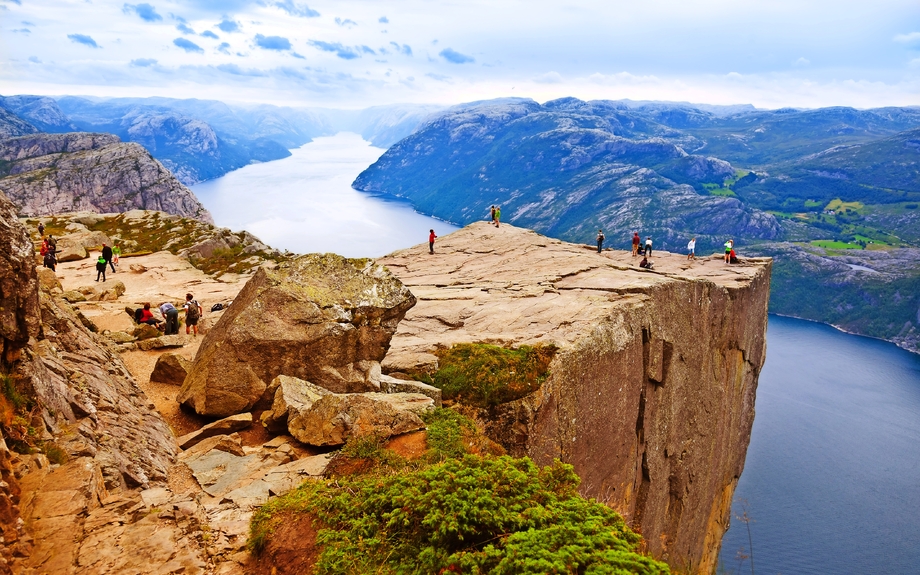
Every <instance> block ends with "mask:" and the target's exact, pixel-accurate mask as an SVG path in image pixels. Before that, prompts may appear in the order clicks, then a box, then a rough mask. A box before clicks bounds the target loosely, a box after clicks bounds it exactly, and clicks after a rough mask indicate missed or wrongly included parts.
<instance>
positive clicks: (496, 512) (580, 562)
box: [250, 455, 669, 574]
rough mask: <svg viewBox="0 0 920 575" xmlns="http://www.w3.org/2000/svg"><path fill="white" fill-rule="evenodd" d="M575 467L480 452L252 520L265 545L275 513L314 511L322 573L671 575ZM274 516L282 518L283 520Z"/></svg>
mask: <svg viewBox="0 0 920 575" xmlns="http://www.w3.org/2000/svg"><path fill="white" fill-rule="evenodd" d="M578 483H579V479H578V476H577V475H576V474H575V473H574V471H573V469H572V467H571V466H570V465H566V464H563V463H560V462H558V461H556V462H555V463H554V464H553V465H551V466H548V467H544V468H543V469H539V468H538V467H537V466H536V465H535V464H534V463H533V462H532V461H531V460H530V459H527V458H524V459H514V458H511V457H507V456H503V457H478V456H474V455H466V456H464V457H463V458H462V459H448V460H446V461H444V462H443V463H439V464H436V465H431V466H429V467H425V468H421V469H419V470H415V471H411V472H407V473H403V474H399V475H391V476H386V477H383V476H373V475H362V476H354V477H346V478H339V479H337V480H336V481H334V482H332V481H330V482H319V481H316V482H307V483H305V484H304V485H302V486H301V487H300V488H298V489H296V490H294V491H292V492H291V493H289V494H288V495H286V496H284V497H280V498H278V499H274V500H272V501H269V502H268V503H267V504H266V505H264V506H263V507H262V508H261V509H260V510H259V511H257V512H256V514H255V516H254V517H253V521H252V526H251V533H250V546H251V548H253V549H255V550H259V549H260V547H261V546H262V545H264V544H265V541H266V538H267V537H268V536H270V533H271V530H272V528H273V527H274V524H273V518H277V517H284V516H288V515H289V514H290V513H303V512H306V513H311V514H312V515H313V516H314V517H315V518H316V519H318V523H314V525H317V524H319V525H323V526H325V527H324V528H322V529H320V530H319V531H318V533H317V544H318V545H319V546H320V547H321V553H320V556H319V560H318V563H317V566H316V572H317V573H319V574H332V573H335V574H339V573H353V574H358V573H381V574H391V573H392V574H397V573H398V574H410V573H413V574H414V573H419V574H429V573H447V572H455V573H496V574H527V573H533V574H537V573H540V574H543V573H567V574H575V573H578V574H608V573H609V574H627V573H648V574H664V573H669V570H668V567H667V566H666V565H665V564H663V563H660V562H657V561H654V560H652V559H650V558H648V557H645V556H644V555H642V554H640V553H639V551H638V548H639V544H640V541H641V538H640V537H639V535H637V534H635V533H634V532H632V531H631V530H630V529H629V528H628V527H627V526H626V524H625V523H624V521H623V519H622V518H621V517H620V516H619V515H618V514H617V513H615V512H614V511H613V510H611V509H609V508H608V507H606V506H604V505H601V504H599V503H597V502H594V501H591V500H587V499H584V498H582V497H581V496H579V495H578V494H577V492H576V489H577V487H578ZM276 521H277V519H276Z"/></svg>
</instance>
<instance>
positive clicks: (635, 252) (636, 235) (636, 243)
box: [632, 232, 642, 257]
mask: <svg viewBox="0 0 920 575" xmlns="http://www.w3.org/2000/svg"><path fill="white" fill-rule="evenodd" d="M641 241H642V240H641V239H640V238H639V232H633V239H632V242H633V257H636V256H637V255H639V242H641Z"/></svg>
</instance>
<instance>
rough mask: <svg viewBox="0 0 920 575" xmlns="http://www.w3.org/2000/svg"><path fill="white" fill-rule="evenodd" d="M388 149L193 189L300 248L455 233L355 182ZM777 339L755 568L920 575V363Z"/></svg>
mask: <svg viewBox="0 0 920 575" xmlns="http://www.w3.org/2000/svg"><path fill="white" fill-rule="evenodd" d="M382 153H383V150H382V149H379V148H374V147H371V146H370V144H369V143H368V142H365V141H364V140H362V139H361V138H360V136H358V135H356V134H338V135H336V136H333V137H328V138H317V139H316V140H315V141H314V142H312V143H310V144H307V145H305V146H303V147H302V148H300V149H297V150H293V156H291V157H290V158H286V159H284V160H279V161H275V162H269V163H265V164H255V165H252V166H247V167H245V168H243V169H241V170H237V171H235V172H231V173H230V174H228V175H226V176H224V177H222V178H218V179H217V180H213V181H210V182H206V183H203V184H199V185H197V186H195V187H194V188H193V189H194V191H195V194H197V195H198V197H199V198H200V199H201V201H202V202H203V203H204V205H205V207H207V208H208V209H209V210H210V211H211V213H212V214H213V215H214V219H215V221H216V222H217V224H218V225H221V226H226V227H229V228H232V229H234V230H240V229H246V230H249V231H251V232H252V233H254V234H256V235H257V236H259V237H260V238H261V239H262V240H263V241H265V242H267V243H268V244H269V245H271V246H274V247H278V248H282V249H288V250H291V251H293V252H298V253H308V252H326V251H332V252H336V253H340V254H342V255H345V256H350V257H359V256H368V257H376V256H381V255H384V254H387V253H389V252H391V251H393V250H396V249H400V248H405V247H409V246H412V245H415V244H419V243H423V242H426V241H427V236H428V229H429V228H434V229H435V232H436V233H437V234H438V235H444V234H447V233H450V232H451V231H454V230H455V229H456V227H454V226H452V225H450V224H447V223H445V222H441V221H439V220H435V219H433V218H429V217H426V216H423V215H421V214H418V213H416V212H415V211H413V210H412V207H411V206H410V205H409V204H407V203H404V202H401V201H392V200H388V199H386V198H379V197H373V196H370V195H368V194H364V193H362V192H358V191H356V190H353V189H352V188H351V182H352V181H353V180H354V178H355V177H356V176H357V175H358V173H360V172H361V170H363V169H364V168H366V167H367V166H369V165H370V164H372V163H373V162H374V161H376V159H377V158H378V157H379V156H380V154H382ZM767 341H768V353H767V362H766V365H765V366H764V369H763V372H762V374H761V376H760V386H759V388H758V392H757V416H756V418H755V420H754V430H753V435H752V438H751V445H750V448H749V450H748V456H747V463H746V465H745V470H744V474H743V475H742V477H741V480H740V482H739V484H738V490H737V492H736V496H737V498H738V499H737V500H738V501H741V500H744V501H746V505H747V509H748V511H749V514H750V516H751V517H752V518H753V522H752V523H750V528H751V534H752V537H753V542H754V562H755V573H759V574H762V575H773V574H776V573H783V574H786V575H798V574H805V575H809V574H821V575H824V574H838V573H841V574H849V573H854V574H855V573H859V574H874V573H879V574H881V573H920V356H918V355H914V354H910V353H907V352H905V351H903V350H901V349H898V348H897V347H896V346H894V345H892V344H888V343H884V342H880V341H876V340H872V339H868V338H862V337H857V336H852V335H847V334H844V333H841V332H839V331H837V330H835V329H833V328H830V327H827V326H823V325H820V324H815V323H810V322H805V321H800V320H794V319H788V318H781V317H776V316H771V317H770V326H769V331H768V334H767ZM741 510H742V509H741V505H740V504H736V505H735V512H736V513H738V514H740V513H741ZM742 547H743V548H744V549H745V552H746V553H747V549H748V535H747V530H746V529H745V525H744V524H743V523H742V522H740V521H738V520H733V523H732V528H731V529H730V530H729V532H728V533H727V534H726V536H725V539H724V541H723V547H722V562H723V568H724V570H725V571H727V572H735V573H738V572H741V573H750V571H751V570H750V562H749V560H745V561H744V562H743V563H741V564H739V562H738V561H737V559H736V554H737V551H738V550H739V549H740V548H742Z"/></svg>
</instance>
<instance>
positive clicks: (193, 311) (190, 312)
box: [182, 293, 201, 336]
mask: <svg viewBox="0 0 920 575" xmlns="http://www.w3.org/2000/svg"><path fill="white" fill-rule="evenodd" d="M182 308H183V309H184V310H185V335H188V334H189V328H192V327H194V328H195V335H196V336H197V335H198V320H199V319H200V318H201V304H199V303H198V302H197V301H195V297H194V296H193V295H192V294H190V293H187V294H185V305H183V306H182Z"/></svg>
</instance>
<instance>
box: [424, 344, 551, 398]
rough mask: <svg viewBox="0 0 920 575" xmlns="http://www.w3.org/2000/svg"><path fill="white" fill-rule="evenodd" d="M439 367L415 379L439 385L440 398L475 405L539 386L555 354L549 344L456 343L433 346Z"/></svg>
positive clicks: (524, 393)
mask: <svg viewBox="0 0 920 575" xmlns="http://www.w3.org/2000/svg"><path fill="white" fill-rule="evenodd" d="M435 354H436V355H437V356H438V359H439V368H438V370H437V371H436V372H434V373H433V374H430V375H429V374H422V375H420V376H418V379H420V380H421V381H423V382H425V383H428V384H430V385H434V386H435V387H438V388H440V389H441V391H442V393H443V394H444V399H448V400H458V401H461V402H463V403H468V404H470V405H476V406H479V407H492V406H495V405H498V404H500V403H505V402H508V401H513V400H515V399H519V398H521V397H524V396H525V395H527V394H528V393H532V392H534V391H536V390H537V389H539V387H540V385H541V384H542V383H543V381H545V380H546V377H547V376H548V375H549V364H550V362H551V361H552V360H553V356H555V354H556V347H555V346H553V345H535V346H529V345H522V346H520V347H519V348H517V349H511V348H505V347H499V346H497V345H489V344H485V343H460V344H457V345H454V346H453V347H451V348H450V349H442V350H437V351H436V352H435Z"/></svg>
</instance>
